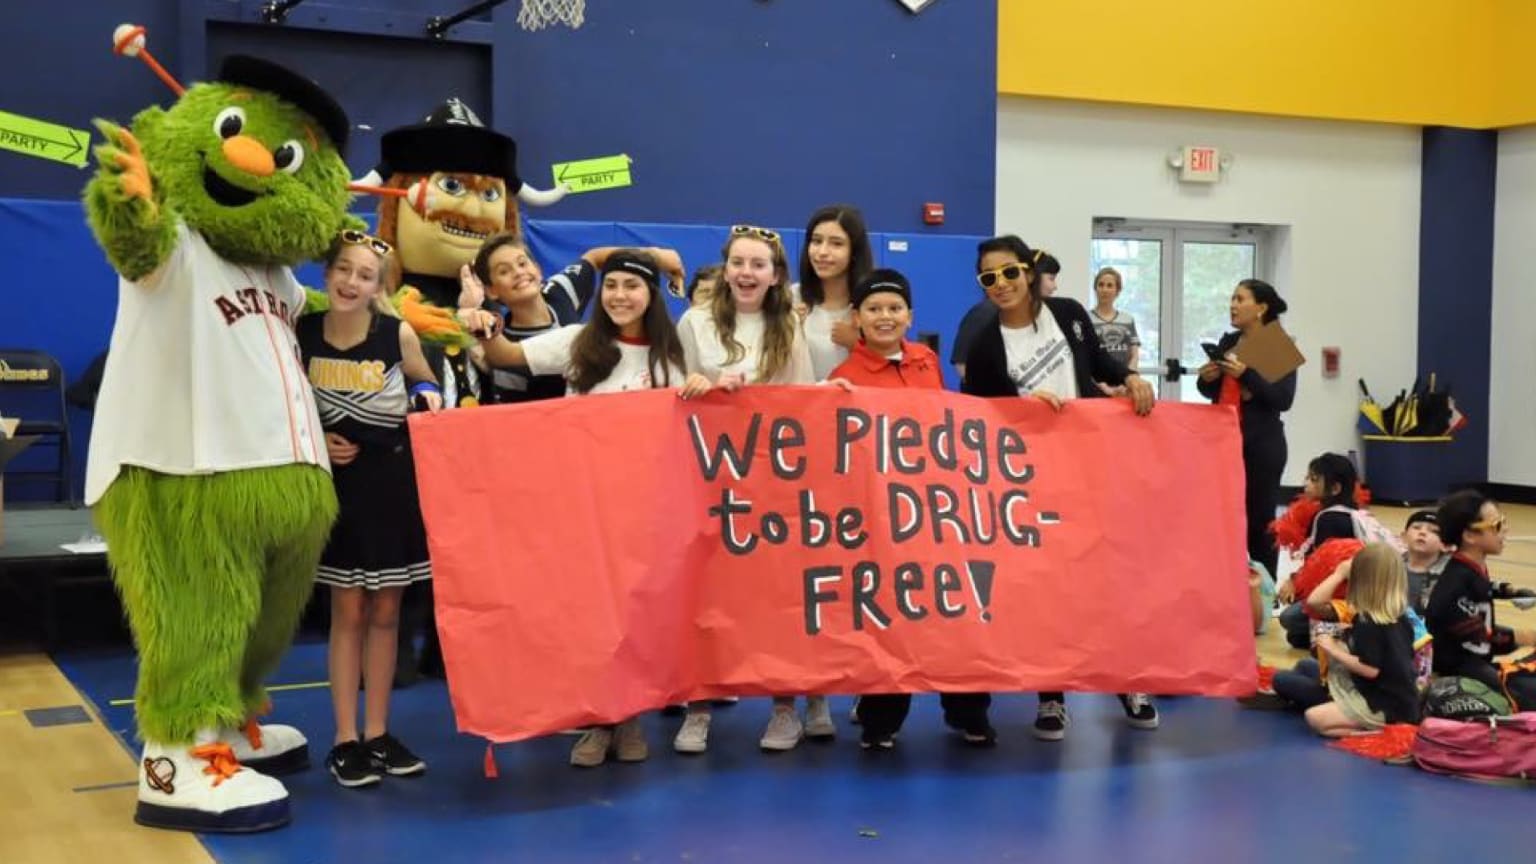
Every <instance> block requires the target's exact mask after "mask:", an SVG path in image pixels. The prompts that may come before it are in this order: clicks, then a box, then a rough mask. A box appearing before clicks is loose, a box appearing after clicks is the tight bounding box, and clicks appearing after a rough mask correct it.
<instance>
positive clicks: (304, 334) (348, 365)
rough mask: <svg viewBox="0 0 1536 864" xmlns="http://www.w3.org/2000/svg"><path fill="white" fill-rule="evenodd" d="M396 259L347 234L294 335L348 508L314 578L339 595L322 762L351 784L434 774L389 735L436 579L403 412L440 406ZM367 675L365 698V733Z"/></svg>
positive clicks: (374, 241)
mask: <svg viewBox="0 0 1536 864" xmlns="http://www.w3.org/2000/svg"><path fill="white" fill-rule="evenodd" d="M392 251H393V250H391V248H390V246H389V244H388V243H385V242H384V241H382V240H379V239H378V238H375V237H372V236H370V235H367V234H364V233H363V232H361V231H351V230H349V231H346V232H343V233H342V235H341V236H340V237H339V238H338V239H337V240H336V242H335V243H333V244H332V246H331V250H330V252H329V253H328V254H327V255H326V258H325V292H326V295H327V299H328V300H329V301H330V308H329V309H328V310H327V311H325V312H323V313H317V314H312V315H306V316H305V317H303V318H301V319H299V323H298V326H297V328H296V330H297V333H298V338H299V349H300V352H301V353H302V355H303V358H304V367H305V372H306V374H307V376H308V378H309V382H310V386H311V387H312V388H313V389H314V393H315V401H316V403H317V405H318V407H319V410H320V421H321V424H322V425H323V426H324V427H325V444H326V450H327V451H328V453H329V455H330V460H331V466H332V476H333V480H334V482H335V484H336V497H337V500H338V501H339V502H340V505H341V510H340V515H339V517H338V518H337V520H336V524H335V527H334V528H332V530H331V536H330V540H329V541H328V543H327V544H326V548H325V553H324V555H323V556H322V557H321V559H320V569H319V572H318V573H317V574H316V577H315V580H316V581H317V582H319V583H320V584H322V585H328V586H330V588H331V598H330V599H331V636H330V652H329V656H328V666H329V670H330V682H331V701H332V704H333V707H334V710H335V714H336V746H335V747H334V749H332V750H331V752H330V755H328V756H327V757H326V760H325V761H326V767H327V769H328V770H329V771H330V772H331V775H332V776H333V777H335V778H336V782H337V783H340V784H341V785H343V786H347V787H358V786H369V785H373V784H375V783H378V782H379V780H380V779H381V778H382V776H383V775H384V774H390V775H395V776H410V775H415V774H420V773H422V772H423V771H425V770H426V767H427V766H426V763H425V762H423V761H422V760H421V759H419V758H417V756H416V755H415V754H413V753H412V752H411V751H410V750H409V749H407V748H406V747H405V745H404V744H401V743H400V742H399V740H397V739H396V738H395V737H394V736H393V735H391V734H389V726H388V719H389V696H390V689H391V683H392V681H393V678H394V674H395V661H396V646H397V638H398V636H397V629H398V627H399V623H400V598H401V594H402V593H403V592H404V590H405V586H407V585H409V584H412V583H415V582H420V581H423V580H427V579H430V578H431V576H432V565H431V562H430V560H429V557H428V554H427V537H426V530H425V529H424V528H423V527H422V521H421V505H420V502H419V501H418V500H417V497H416V470H415V465H414V462H413V460H412V458H411V444H410V437H409V435H408V433H407V431H406V423H405V415H406V410H407V408H408V407H409V404H410V402H411V401H412V400H419V401H420V402H421V403H422V404H423V405H424V406H425V407H426V408H427V409H428V410H431V411H437V410H439V409H441V408H442V404H443V403H442V396H441V393H440V392H439V390H438V387H437V381H436V379H435V378H434V376H433V374H432V369H431V367H430V366H428V365H427V360H426V357H425V356H423V354H422V350H421V343H420V341H418V339H417V336H416V333H415V331H413V330H412V329H411V328H410V326H408V325H407V324H405V323H404V322H403V321H401V320H400V319H398V318H396V317H395V312H394V309H393V307H392V306H391V305H390V303H389V300H388V299H387V298H386V297H385V289H384V286H385V285H386V284H388V282H389V270H390V267H391V266H392V265H393V261H394V256H393V254H392ZM359 677H361V679H362V682H363V683H364V684H365V685H366V690H367V694H366V711H365V712H364V720H365V722H364V725H363V726H362V727H361V732H362V734H361V735H359V734H358V733H359V725H358V717H357V691H358V683H359Z"/></svg>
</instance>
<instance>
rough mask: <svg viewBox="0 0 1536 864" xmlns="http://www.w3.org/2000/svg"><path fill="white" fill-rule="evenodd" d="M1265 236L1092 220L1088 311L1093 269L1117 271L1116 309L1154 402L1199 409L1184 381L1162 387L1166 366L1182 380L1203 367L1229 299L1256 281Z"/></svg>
mask: <svg viewBox="0 0 1536 864" xmlns="http://www.w3.org/2000/svg"><path fill="white" fill-rule="evenodd" d="M1266 242H1267V235H1266V233H1265V230H1264V228H1263V227H1261V226H1227V225H1182V226H1172V225H1158V224H1156V223H1136V222H1131V221H1128V220H1119V219H1113V220H1112V219H1101V220H1095V222H1094V232H1093V252H1092V255H1091V262H1092V272H1090V273H1089V274H1088V282H1089V284H1088V285H1087V291H1086V292H1078V293H1079V294H1080V295H1083V294H1085V295H1086V296H1082V298H1081V299H1083V300H1084V301H1085V302H1086V304H1087V305H1088V308H1090V309H1092V308H1093V307H1094V306H1095V304H1096V303H1097V297H1096V296H1095V295H1094V293H1093V284H1092V280H1093V276H1094V274H1096V273H1098V272H1099V270H1100V269H1101V268H1104V267H1113V268H1114V269H1115V270H1117V271H1119V273H1120V276H1121V280H1122V281H1123V283H1124V285H1125V288H1124V290H1123V291H1122V292H1121V294H1120V297H1119V299H1118V300H1117V301H1116V307H1117V308H1118V309H1119V310H1120V311H1121V312H1125V313H1128V314H1130V315H1131V316H1132V317H1134V318H1135V319H1136V330H1137V334H1138V335H1139V336H1140V338H1141V350H1140V353H1139V356H1138V358H1137V367H1138V370H1137V371H1139V372H1140V373H1141V374H1142V376H1143V377H1145V378H1146V379H1147V380H1149V381H1153V380H1155V381H1157V382H1158V397H1159V398H1161V399H1169V400H1176V401H1184V402H1200V401H1204V400H1203V398H1202V397H1201V396H1200V394H1199V392H1198V391H1196V389H1195V379H1194V377H1193V375H1192V374H1188V375H1183V376H1180V377H1179V378H1178V379H1177V380H1174V381H1168V380H1166V377H1167V371H1168V361H1169V360H1172V359H1177V360H1178V361H1179V363H1180V364H1181V365H1182V366H1183V367H1184V368H1185V369H1187V370H1189V372H1190V373H1193V371H1194V370H1195V369H1198V368H1200V366H1201V365H1202V364H1203V363H1205V362H1206V355H1205V351H1204V350H1203V349H1202V348H1201V347H1200V343H1202V342H1215V341H1216V340H1217V339H1218V338H1220V337H1221V335H1222V334H1223V333H1225V332H1227V331H1228V330H1229V329H1231V328H1230V321H1229V316H1228V309H1229V306H1230V303H1231V299H1232V291H1233V289H1234V288H1236V287H1237V283H1238V282H1239V281H1241V280H1243V279H1252V278H1254V277H1255V276H1258V277H1259V278H1263V275H1262V269H1261V268H1263V266H1264V262H1265V261H1267V254H1266V253H1267V249H1266V248H1265V244H1266Z"/></svg>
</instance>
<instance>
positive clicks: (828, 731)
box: [805, 696, 837, 740]
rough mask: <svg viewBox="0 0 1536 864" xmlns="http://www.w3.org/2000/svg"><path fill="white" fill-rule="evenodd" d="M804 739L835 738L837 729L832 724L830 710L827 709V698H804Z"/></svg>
mask: <svg viewBox="0 0 1536 864" xmlns="http://www.w3.org/2000/svg"><path fill="white" fill-rule="evenodd" d="M805 737H807V738H820V739H822V740H825V739H828V738H836V737H837V727H836V726H834V725H833V724H832V709H831V708H829V707H827V697H825V696H807V697H805Z"/></svg>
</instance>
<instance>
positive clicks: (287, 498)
mask: <svg viewBox="0 0 1536 864" xmlns="http://www.w3.org/2000/svg"><path fill="white" fill-rule="evenodd" d="M293 467H294V468H295V469H296V470H295V472H294V474H293V475H289V476H287V477H286V478H285V479H284V483H283V486H282V487H281V488H280V489H279V490H276V491H279V492H280V493H281V499H280V500H281V502H282V508H283V509H284V510H285V512H287V513H288V514H290V515H291V516H293V517H294V518H292V519H291V520H290V521H289V522H288V524H286V525H285V526H281V527H282V528H283V530H284V533H283V534H282V535H280V536H277V537H274V538H273V541H274V542H275V544H276V545H275V546H274V547H270V554H269V555H268V558H267V569H266V581H265V583H264V584H263V586H262V593H261V615H260V617H258V618H257V620H256V627H255V629H254V630H252V631H251V638H250V641H249V642H248V643H247V644H246V649H245V662H244V663H243V664H242V666H241V669H240V694H241V698H242V699H243V700H244V703H245V709H246V712H247V714H257V713H260V712H261V711H262V710H264V708H265V706H266V703H267V692H266V688H264V687H263V686H262V684H263V682H265V681H266V680H267V678H268V677H270V676H271V675H272V673H273V672H275V671H276V670H277V664H278V661H279V660H281V659H282V657H283V654H284V653H285V652H287V650H288V646H289V645H290V644H292V643H293V632H294V630H295V629H296V628H297V627H298V624H299V618H300V617H302V616H303V614H304V607H305V606H306V605H307V604H308V603H309V596H310V593H311V591H312V590H313V588H314V585H315V570H316V568H318V567H319V566H320V553H321V552H323V551H324V550H325V541H326V539H327V538H328V537H329V536H330V533H331V524H332V523H333V522H335V521H336V510H337V504H336V487H335V486H334V485H333V484H332V483H331V475H330V474H328V473H326V472H325V471H323V470H321V469H319V468H316V467H314V466H310V465H298V466H293ZM306 515H307V518H301V517H306Z"/></svg>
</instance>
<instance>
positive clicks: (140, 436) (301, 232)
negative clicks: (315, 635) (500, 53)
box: [85, 25, 350, 831]
mask: <svg viewBox="0 0 1536 864" xmlns="http://www.w3.org/2000/svg"><path fill="white" fill-rule="evenodd" d="M125 26H126V25H125ZM137 32H138V33H139V34H142V30H138V31H137ZM137 40H138V41H135V37H134V35H133V33H132V32H129V33H126V34H125V33H124V32H123V28H120V32H119V39H118V43H119V44H118V48H119V50H120V51H122V50H123V49H124V48H125V46H127V47H129V48H132V47H135V46H137V47H142V35H139V36H138V37H137ZM124 53H131V51H124ZM150 62H151V65H154V64H153V63H152V59H151V61H150ZM157 71H161V72H162V74H163V70H158V67H157ZM172 83H173V85H174V82H172ZM178 89H179V87H178ZM99 126H100V128H101V129H102V132H103V133H104V134H105V136H106V139H107V142H108V143H107V144H106V145H104V146H101V147H99V148H98V149H97V153H96V155H97V159H98V162H99V166H98V168H97V169H96V173H95V175H94V176H93V177H92V178H91V180H90V182H89V184H88V185H87V186H86V189H85V205H86V214H87V218H88V221H89V223H90V227H91V229H92V231H93V233H94V234H95V237H96V239H97V242H98V243H99V244H100V245H101V247H102V249H103V250H104V251H105V253H106V257H107V259H108V261H110V262H111V264H112V267H113V269H115V270H116V271H117V273H118V275H119V277H120V279H119V287H118V309H117V319H116V322H115V324H114V325H113V330H112V341H111V348H110V351H109V353H108V359H107V365H106V370H105V373H104V376H103V380H102V386H101V393H100V396H99V400H98V403H97V408H96V423H95V429H94V434H93V435H92V436H91V442H90V457H89V463H88V468H87V484H86V485H87V488H86V503H87V504H89V505H91V506H92V507H93V508H94V517H95V519H96V522H97V525H98V527H99V528H100V530H101V533H102V535H103V537H104V538H105V539H106V541H107V550H108V551H107V556H108V560H109V562H110V564H111V567H112V574H113V579H114V581H115V582H116V585H117V588H118V590H119V592H120V593H121V595H122V599H123V607H124V610H125V611H126V613H127V617H128V622H129V625H130V627H131V629H132V631H133V637H134V642H135V644H136V646H137V648H138V653H139V678H138V684H137V687H136V689H135V693H134V707H135V714H136V716H137V720H138V730H139V735H140V737H141V738H142V740H143V743H144V749H143V754H142V758H141V759H140V761H139V784H138V809H137V814H136V819H137V821H138V822H140V823H142V824H145V825H150V826H154V827H160V828H170V829H180V830H190V831H256V830H262V829H265V828H271V827H276V826H278V825H282V824H284V823H286V822H287V821H288V820H289V802H288V793H287V790H286V789H285V788H284V786H283V784H282V783H281V782H279V781H278V780H276V779H274V778H273V777H271V776H269V773H277V772H281V771H284V770H290V769H295V768H300V767H303V766H305V765H306V764H307V763H308V745H307V743H306V742H305V740H304V736H303V735H302V734H300V733H299V732H298V730H296V729H294V728H292V727H289V726H277V725H261V724H258V723H257V721H256V719H255V718H256V717H257V716H258V715H259V714H261V713H263V712H264V711H265V710H267V708H268V701H267V696H266V693H265V691H264V689H263V686H262V684H263V682H264V681H265V680H266V679H267V677H268V676H269V675H270V674H271V673H272V672H273V671H274V670H275V669H276V666H277V663H278V661H279V659H280V658H281V657H282V655H283V653H284V652H285V651H286V650H287V648H288V646H289V644H290V642H291V640H292V637H293V633H294V630H295V628H296V626H297V623H298V620H299V617H300V614H301V612H302V611H303V609H304V607H305V604H306V602H307V601H308V599H309V596H310V590H311V586H312V585H313V582H314V577H315V570H316V566H317V564H318V561H319V558H320V553H321V550H322V548H323V547H324V545H325V542H326V537H327V535H328V533H329V531H330V527H331V524H332V522H333V520H334V519H335V516H336V509H337V504H336V494H335V491H334V488H333V486H332V483H331V476H330V473H329V472H330V465H329V462H328V460H327V457H326V448H325V443H324V439H323V433H322V431H321V426H320V420H319V417H318V414H317V411H316V407H315V402H314V398H313V396H312V395H311V393H310V390H309V388H308V386H307V383H306V379H305V375H304V369H303V367H302V366H301V364H300V361H299V356H298V346H297V341H296V339H295V336H294V331H293V324H294V321H295V319H296V318H297V316H298V315H299V313H300V312H301V311H302V310H303V308H304V305H305V292H304V290H303V288H301V287H300V285H299V283H298V282H297V281H295V279H294V276H293V273H292V271H291V269H290V268H291V267H293V266H294V265H296V264H298V263H300V262H303V261H306V260H313V259H316V258H319V257H320V256H321V254H322V253H323V252H324V251H325V250H326V248H327V247H328V246H329V245H330V244H331V242H332V241H333V239H334V238H335V237H336V236H337V234H338V232H340V231H341V230H342V229H343V228H344V227H346V226H347V225H348V223H349V220H350V217H348V216H347V212H346V208H347V204H348V201H349V197H350V196H349V194H348V192H347V185H348V171H347V166H346V163H345V162H344V161H343V151H344V148H345V147H346V144H347V132H348V122H347V117H346V115H345V113H343V111H342V109H341V107H340V106H339V105H337V104H336V102H335V100H334V99H332V98H331V97H330V96H329V95H328V94H327V93H326V92H325V91H324V90H322V89H321V88H320V87H319V86H318V85H316V84H315V83H314V82H312V81H310V80H309V79H308V78H305V77H304V76H302V75H299V74H297V73H295V72H293V71H291V70H289V69H286V68H284V67H282V66H279V65H276V64H274V63H270V62H267V61H264V60H260V59H257V58H253V57H230V58H228V59H227V60H226V61H225V62H224V63H223V65H222V67H221V68H220V70H219V73H218V75H217V77H216V79H215V80H213V81H210V82H206V83H200V84H196V85H194V86H193V87H191V88H190V89H187V90H185V92H184V93H182V95H181V97H180V98H179V99H178V100H177V101H176V103H175V104H174V105H172V106H171V107H170V108H168V109H161V108H158V107H152V108H148V109H146V110H144V111H142V112H141V113H139V114H138V115H137V116H136V117H134V119H133V123H132V126H131V127H130V128H121V127H118V126H115V125H113V124H110V123H106V122H99Z"/></svg>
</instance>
